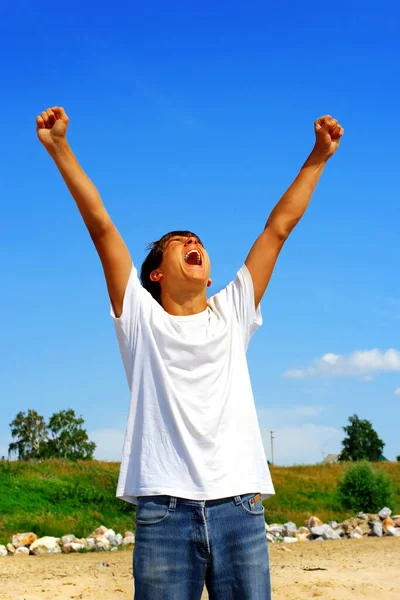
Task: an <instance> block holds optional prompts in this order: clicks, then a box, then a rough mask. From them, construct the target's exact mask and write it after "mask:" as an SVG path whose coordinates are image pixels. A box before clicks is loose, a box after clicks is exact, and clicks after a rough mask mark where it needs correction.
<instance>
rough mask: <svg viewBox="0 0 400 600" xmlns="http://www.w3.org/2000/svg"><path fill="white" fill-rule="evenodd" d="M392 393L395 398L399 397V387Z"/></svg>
mask: <svg viewBox="0 0 400 600" xmlns="http://www.w3.org/2000/svg"><path fill="white" fill-rule="evenodd" d="M394 393H395V394H396V396H400V387H397V388H396V389H395V390H394Z"/></svg>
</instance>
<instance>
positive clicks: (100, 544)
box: [95, 535, 111, 552]
mask: <svg viewBox="0 0 400 600" xmlns="http://www.w3.org/2000/svg"><path fill="white" fill-rule="evenodd" d="M95 542H96V550H97V551H98V552H105V551H107V550H109V549H110V547H111V544H110V542H109V541H108V539H107V538H106V537H104V536H101V535H98V536H97V537H96V538H95Z"/></svg>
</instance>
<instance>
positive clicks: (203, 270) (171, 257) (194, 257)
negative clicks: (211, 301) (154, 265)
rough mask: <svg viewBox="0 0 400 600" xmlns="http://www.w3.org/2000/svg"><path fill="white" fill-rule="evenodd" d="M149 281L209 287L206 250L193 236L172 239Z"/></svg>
mask: <svg viewBox="0 0 400 600" xmlns="http://www.w3.org/2000/svg"><path fill="white" fill-rule="evenodd" d="M151 279H152V280H153V281H159V282H160V283H162V282H164V284H165V283H167V284H168V285H170V284H172V285H180V286H184V287H190V288H193V287H201V286H204V287H205V286H207V285H210V284H211V280H210V259H209V257H208V254H207V252H206V249H205V248H204V247H203V246H202V245H201V244H200V242H199V241H198V240H197V238H196V237H194V236H189V237H181V236H174V237H172V238H171V239H170V240H168V242H167V246H166V248H165V249H164V252H163V259H162V262H161V265H160V266H159V268H158V269H155V270H154V271H153V272H152V274H151Z"/></svg>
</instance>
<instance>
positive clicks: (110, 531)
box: [103, 529, 116, 542]
mask: <svg viewBox="0 0 400 600" xmlns="http://www.w3.org/2000/svg"><path fill="white" fill-rule="evenodd" d="M103 535H104V537H106V538H107V539H108V541H109V542H111V540H113V539H114V538H115V535H116V534H115V531H114V529H107V531H106V532H105V533H103Z"/></svg>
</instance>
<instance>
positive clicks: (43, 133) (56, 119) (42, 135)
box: [36, 106, 68, 150]
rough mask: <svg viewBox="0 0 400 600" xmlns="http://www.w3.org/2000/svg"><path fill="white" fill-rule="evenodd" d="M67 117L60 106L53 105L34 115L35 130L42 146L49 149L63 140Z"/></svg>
mask: <svg viewBox="0 0 400 600" xmlns="http://www.w3.org/2000/svg"><path fill="white" fill-rule="evenodd" d="M67 127H68V117H67V115H66V114H65V110H64V109H63V108H62V107H61V106H53V108H48V109H47V110H45V111H43V112H42V114H41V115H39V116H38V117H36V131H37V136H38V138H39V140H40V141H41V142H42V144H43V146H44V147H45V148H46V149H47V150H50V149H52V148H54V147H56V146H57V145H59V144H61V143H62V142H64V141H65V137H66V134H67Z"/></svg>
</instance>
